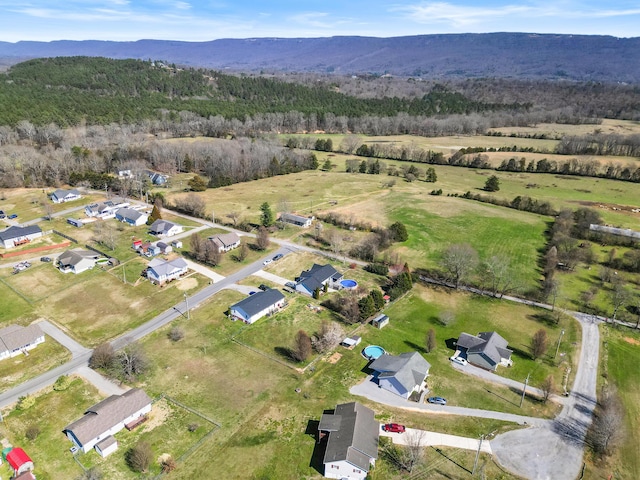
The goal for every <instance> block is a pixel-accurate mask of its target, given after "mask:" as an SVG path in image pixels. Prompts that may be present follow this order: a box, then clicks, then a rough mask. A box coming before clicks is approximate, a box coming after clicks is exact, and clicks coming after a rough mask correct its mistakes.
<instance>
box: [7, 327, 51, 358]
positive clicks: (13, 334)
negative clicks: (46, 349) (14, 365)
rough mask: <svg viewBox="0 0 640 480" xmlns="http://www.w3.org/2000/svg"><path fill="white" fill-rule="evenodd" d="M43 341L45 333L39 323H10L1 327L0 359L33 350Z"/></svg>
mask: <svg viewBox="0 0 640 480" xmlns="http://www.w3.org/2000/svg"><path fill="white" fill-rule="evenodd" d="M43 342H44V333H43V332H42V329H41V328H40V327H39V326H38V325H29V326H28V327H22V326H20V325H9V326H7V327H4V328H0V360H4V359H5V358H12V357H15V356H17V355H20V354H21V353H24V352H26V351H28V350H32V349H34V348H36V347H37V346H38V345H40V344H41V343H43Z"/></svg>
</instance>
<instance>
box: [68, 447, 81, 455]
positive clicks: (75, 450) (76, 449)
mask: <svg viewBox="0 0 640 480" xmlns="http://www.w3.org/2000/svg"><path fill="white" fill-rule="evenodd" d="M78 450H80V449H79V448H78V447H76V446H75V445H74V446H73V447H71V448H70V449H69V451H70V452H71V453H72V454H73V455H75V454H76V453H78Z"/></svg>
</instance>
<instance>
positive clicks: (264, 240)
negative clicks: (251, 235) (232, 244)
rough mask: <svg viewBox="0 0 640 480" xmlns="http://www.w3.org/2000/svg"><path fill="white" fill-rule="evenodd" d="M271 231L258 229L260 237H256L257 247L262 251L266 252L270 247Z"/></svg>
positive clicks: (263, 228) (262, 228)
mask: <svg viewBox="0 0 640 480" xmlns="http://www.w3.org/2000/svg"><path fill="white" fill-rule="evenodd" d="M269 243H271V242H270V240H269V230H267V229H266V228H265V227H260V228H259V229H258V235H257V236H256V246H257V247H258V249H260V250H266V249H267V248H268V247H269Z"/></svg>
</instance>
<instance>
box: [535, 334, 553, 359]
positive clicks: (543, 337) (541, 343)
mask: <svg viewBox="0 0 640 480" xmlns="http://www.w3.org/2000/svg"><path fill="white" fill-rule="evenodd" d="M548 347H549V339H548V338H547V331H546V330H545V329H544V328H541V329H540V330H538V331H537V332H536V333H534V334H533V337H532V338H531V356H533V359H534V360H535V359H537V358H540V357H541V356H542V355H544V354H545V352H546V351H547V348H548Z"/></svg>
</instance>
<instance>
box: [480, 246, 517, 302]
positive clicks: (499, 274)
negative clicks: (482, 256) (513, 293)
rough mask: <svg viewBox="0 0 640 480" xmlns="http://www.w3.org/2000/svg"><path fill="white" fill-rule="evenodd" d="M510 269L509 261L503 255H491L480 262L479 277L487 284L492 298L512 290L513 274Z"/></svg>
mask: <svg viewBox="0 0 640 480" xmlns="http://www.w3.org/2000/svg"><path fill="white" fill-rule="evenodd" d="M510 267H511V266H510V265H509V259H508V258H507V257H506V256H505V255H492V256H491V257H490V258H488V259H487V260H485V261H484V262H482V265H481V266H480V272H481V276H482V277H483V278H484V279H485V281H486V283H488V288H489V290H490V291H491V292H492V293H493V295H494V296H500V297H502V295H504V294H505V293H507V292H508V291H509V290H511V289H513V288H514V274H513V271H512V270H511V268H510Z"/></svg>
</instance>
